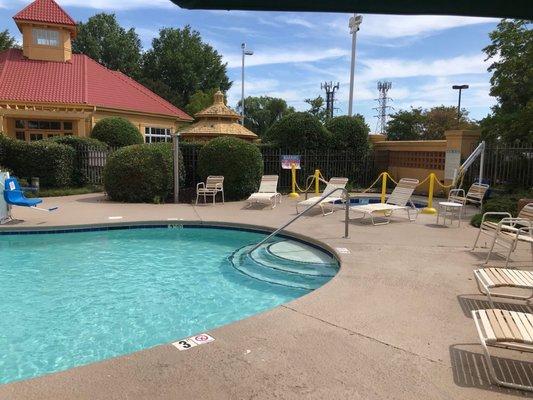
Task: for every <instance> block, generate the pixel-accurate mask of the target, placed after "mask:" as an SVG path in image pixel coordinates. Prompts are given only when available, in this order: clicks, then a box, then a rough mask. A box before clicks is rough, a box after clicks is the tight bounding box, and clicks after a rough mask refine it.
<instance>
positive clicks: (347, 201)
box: [248, 188, 350, 254]
mask: <svg viewBox="0 0 533 400" xmlns="http://www.w3.org/2000/svg"><path fill="white" fill-rule="evenodd" d="M335 192H342V193H343V194H344V200H345V207H344V213H345V215H344V238H345V239H346V238H348V234H349V228H348V227H349V225H348V221H349V217H350V193H348V190H347V189H345V188H337V189H335V190H333V191H331V192H329V193H326V194H324V195H322V196H321V197H320V198H318V199H317V201H316V202H315V203H313V204H311V205H310V206H309V207H307V208H306V209H305V210H303V211H302V212H301V213H300V214H298V215H296V216H295V217H294V218H292V219H291V220H290V221H289V222H287V223H285V224H284V225H282V226H281V227H279V228H278V229H276V230H275V231H274V232H272V233H271V234H270V235H268V236H267V237H266V238H264V239H263V240H261V241H260V242H259V243H257V244H256V245H255V246H254V247H253V248H252V249H251V250H250V251H248V254H250V253H252V252H253V251H255V250H257V249H258V248H259V247H260V246H261V245H263V244H265V243H266V242H268V241H269V240H270V239H271V238H273V237H274V236H276V235H277V234H279V233H280V232H281V231H283V230H284V229H285V228H287V227H288V226H289V225H290V224H292V223H293V222H295V221H296V220H297V219H298V218H300V217H302V216H303V215H305V214H307V213H308V212H309V211H310V210H311V209H312V208H314V207H315V206H317V205H318V204H320V203H321V202H322V201H323V200H325V199H327V198H328V197H330V196H331V195H332V194H333V193H335Z"/></svg>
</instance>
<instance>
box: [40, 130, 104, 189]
mask: <svg viewBox="0 0 533 400" xmlns="http://www.w3.org/2000/svg"><path fill="white" fill-rule="evenodd" d="M46 140H48V141H51V142H54V143H59V144H63V145H66V146H70V147H72V148H73V149H74V151H75V152H76V153H75V159H74V170H73V173H72V184H73V185H74V186H79V187H81V186H84V185H86V184H87V183H88V182H89V178H88V176H87V174H86V172H85V169H84V168H83V167H82V157H85V156H86V149H87V148H88V147H90V148H91V149H93V150H106V149H107V144H105V143H104V142H101V141H99V140H96V139H93V138H88V137H80V136H57V137H54V138H51V139H46Z"/></svg>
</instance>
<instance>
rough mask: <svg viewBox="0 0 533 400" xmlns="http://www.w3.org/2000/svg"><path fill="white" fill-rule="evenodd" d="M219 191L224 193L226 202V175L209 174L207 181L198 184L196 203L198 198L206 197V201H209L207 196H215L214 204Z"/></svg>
mask: <svg viewBox="0 0 533 400" xmlns="http://www.w3.org/2000/svg"><path fill="white" fill-rule="evenodd" d="M218 193H221V194H222V204H224V177H223V176H212V175H210V176H208V177H207V179H206V181H205V183H204V182H200V183H198V184H197V185H196V205H198V198H199V197H200V196H203V197H204V203H206V202H207V196H211V197H213V204H215V198H216V196H217V194H218Z"/></svg>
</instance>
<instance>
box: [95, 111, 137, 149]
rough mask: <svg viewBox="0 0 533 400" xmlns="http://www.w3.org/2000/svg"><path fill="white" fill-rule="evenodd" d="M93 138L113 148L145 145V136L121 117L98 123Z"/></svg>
mask: <svg viewBox="0 0 533 400" xmlns="http://www.w3.org/2000/svg"><path fill="white" fill-rule="evenodd" d="M91 137H92V138H94V139H97V140H99V141H101V142H104V143H107V144H108V145H109V146H111V147H124V146H130V145H132V144H142V143H144V140H143V136H142V135H141V132H139V130H138V129H137V128H136V127H135V125H133V124H132V123H131V122H130V121H128V120H127V119H124V118H121V117H108V118H104V119H102V120H100V121H98V122H97V123H96V124H95V125H94V127H93V130H92V132H91Z"/></svg>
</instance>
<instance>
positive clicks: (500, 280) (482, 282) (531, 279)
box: [474, 267, 533, 307]
mask: <svg viewBox="0 0 533 400" xmlns="http://www.w3.org/2000/svg"><path fill="white" fill-rule="evenodd" d="M474 276H475V277H476V282H477V287H478V289H479V291H480V292H481V293H483V294H485V295H486V296H487V298H488V300H489V303H490V305H491V307H494V303H493V302H492V297H493V296H495V297H503V298H507V299H518V300H529V299H531V298H532V297H533V272H531V271H524V270H519V269H508V268H491V267H489V268H480V269H476V270H474ZM496 288H498V289H501V288H509V289H525V290H527V291H531V293H530V294H529V296H521V295H518V294H514V293H512V292H509V293H502V292H501V291H500V290H498V292H495V291H494V289H496Z"/></svg>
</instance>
